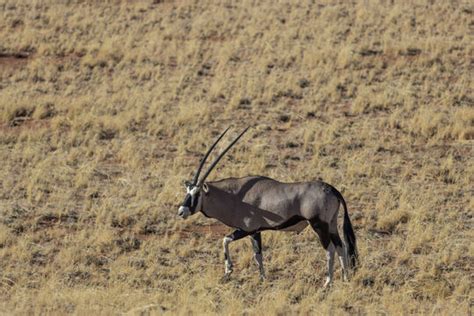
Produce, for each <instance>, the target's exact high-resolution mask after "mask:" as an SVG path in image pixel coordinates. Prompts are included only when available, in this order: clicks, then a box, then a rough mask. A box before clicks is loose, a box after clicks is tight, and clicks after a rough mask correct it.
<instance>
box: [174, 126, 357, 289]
mask: <svg viewBox="0 0 474 316" xmlns="http://www.w3.org/2000/svg"><path fill="white" fill-rule="evenodd" d="M228 130H229V128H227V129H226V130H225V131H224V132H223V133H222V134H221V135H220V136H219V138H217V140H216V141H215V142H214V143H213V144H212V146H211V147H210V148H209V150H208V151H207V152H206V154H205V155H204V158H203V159H202V160H201V162H200V164H199V167H198V169H197V171H196V174H195V175H194V178H193V180H192V181H191V182H188V181H187V182H185V185H186V190H187V193H186V197H185V198H184V202H183V203H182V205H181V206H180V207H179V210H178V215H179V216H181V217H182V218H186V217H188V216H189V215H192V214H195V213H196V212H198V211H200V212H201V213H203V214H204V215H205V216H206V217H211V218H215V219H217V220H219V221H220V222H222V223H224V224H225V225H227V226H230V227H233V228H235V229H236V230H235V231H234V232H233V233H232V234H230V235H228V236H225V237H224V240H223V246H224V258H225V275H224V277H228V276H229V275H230V274H231V273H232V261H231V259H230V255H229V243H231V242H232V241H236V240H238V239H241V238H243V237H246V236H250V238H251V240H252V246H253V250H254V258H255V260H256V262H257V264H258V267H259V270H260V277H261V278H264V277H265V273H264V269H263V263H262V241H261V235H260V233H261V232H262V231H264V230H296V231H301V230H302V229H303V228H304V227H306V226H307V225H308V224H309V225H311V227H312V228H313V229H314V231H315V232H316V233H317V234H318V236H319V239H320V241H321V244H322V245H323V247H324V249H325V250H326V254H327V268H328V275H327V279H326V283H325V284H324V286H325V287H326V286H327V285H329V284H331V282H332V278H333V267H334V253H335V252H337V254H338V257H339V260H340V263H341V265H342V270H343V278H344V280H346V279H347V268H355V267H356V263H357V247H356V237H355V234H354V230H353V228H352V225H351V222H350V219H349V214H348V213H347V206H346V202H345V201H344V198H343V197H342V195H341V193H339V191H338V190H336V189H335V188H334V187H333V186H331V185H329V184H327V183H324V182H321V181H312V182H298V183H282V182H279V181H276V180H273V179H270V178H267V177H263V176H248V177H244V178H228V179H223V180H219V181H212V182H205V181H206V178H207V177H208V176H209V173H210V172H211V171H212V169H213V168H214V167H215V166H216V164H217V163H218V162H219V160H220V159H221V158H222V157H223V156H224V155H225V153H226V152H227V151H228V150H229V149H230V148H231V147H232V146H233V145H234V144H235V143H236V142H237V141H238V140H239V138H240V137H241V136H242V135H243V134H244V133H245V132H246V131H247V130H248V128H246V129H245V130H244V131H243V132H242V133H240V134H239V135H238V136H237V137H236V138H235V139H234V141H232V142H231V143H230V144H229V145H228V146H227V147H226V148H225V150H224V151H223V152H222V153H221V154H220V155H219V156H218V157H217V158H216V159H215V160H214V162H213V163H212V164H211V165H210V167H209V168H208V169H207V171H206V172H205V174H204V176H203V177H202V178H201V179H199V174H200V172H201V169H202V167H203V166H204V163H205V162H206V159H207V157H208V156H209V154H210V153H211V151H212V150H213V149H214V147H215V146H216V144H217V143H218V142H219V141H220V140H221V138H222V137H223V136H224V135H225V133H226V132H227V131H228ZM339 204H342V206H343V208H344V223H343V232H344V239H345V243H343V242H342V241H341V238H340V237H339V233H338V230H337V214H338V210H339Z"/></svg>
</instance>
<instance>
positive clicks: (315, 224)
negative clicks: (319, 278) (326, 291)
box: [310, 220, 335, 287]
mask: <svg viewBox="0 0 474 316" xmlns="http://www.w3.org/2000/svg"><path fill="white" fill-rule="evenodd" d="M310 224H311V227H312V228H313V230H314V231H315V232H316V233H317V234H318V236H319V240H320V241H321V244H322V246H323V248H324V249H325V250H326V258H327V268H328V272H327V277H326V282H325V283H324V287H328V286H329V285H330V284H331V283H332V279H333V271H334V253H335V247H334V245H333V244H332V243H331V237H330V235H329V229H328V224H327V223H323V222H320V221H315V220H313V221H310Z"/></svg>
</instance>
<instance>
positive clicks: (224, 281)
mask: <svg viewBox="0 0 474 316" xmlns="http://www.w3.org/2000/svg"><path fill="white" fill-rule="evenodd" d="M231 274H232V272H228V273H225V274H224V275H223V276H222V278H221V281H220V282H221V283H227V282H229V281H230V275H231Z"/></svg>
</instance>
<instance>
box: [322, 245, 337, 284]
mask: <svg viewBox="0 0 474 316" xmlns="http://www.w3.org/2000/svg"><path fill="white" fill-rule="evenodd" d="M335 252H336V249H335V248H334V245H333V244H332V243H330V244H329V246H328V249H327V250H326V259H327V267H328V275H327V277H326V282H325V283H324V287H328V286H329V285H330V284H331V283H332V279H333V274H334V253H335Z"/></svg>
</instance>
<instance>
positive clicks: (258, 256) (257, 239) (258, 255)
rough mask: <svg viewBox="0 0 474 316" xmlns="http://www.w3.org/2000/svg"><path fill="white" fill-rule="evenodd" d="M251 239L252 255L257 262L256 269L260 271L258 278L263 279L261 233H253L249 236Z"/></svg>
mask: <svg viewBox="0 0 474 316" xmlns="http://www.w3.org/2000/svg"><path fill="white" fill-rule="evenodd" d="M250 238H251V240H252V248H253V257H254V259H255V261H256V262H257V265H258V269H259V271H260V279H261V280H263V279H265V270H264V269H263V256H262V235H261V234H260V233H256V234H253V235H252V236H250Z"/></svg>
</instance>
